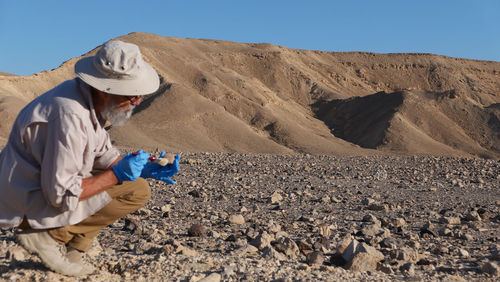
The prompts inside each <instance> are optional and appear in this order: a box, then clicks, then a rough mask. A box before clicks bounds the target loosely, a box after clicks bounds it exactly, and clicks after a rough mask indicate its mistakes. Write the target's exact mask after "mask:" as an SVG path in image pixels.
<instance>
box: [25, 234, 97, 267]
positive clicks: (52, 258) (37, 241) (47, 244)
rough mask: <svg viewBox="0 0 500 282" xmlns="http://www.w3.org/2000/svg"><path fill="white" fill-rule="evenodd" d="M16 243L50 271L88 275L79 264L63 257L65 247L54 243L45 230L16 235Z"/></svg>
mask: <svg viewBox="0 0 500 282" xmlns="http://www.w3.org/2000/svg"><path fill="white" fill-rule="evenodd" d="M16 236H17V241H18V242H19V244H20V245H21V246H23V247H24V248H25V249H26V250H27V251H28V252H30V253H32V254H36V255H38V256H39V257H40V259H41V260H42V262H43V264H45V266H47V267H48V268H50V269H51V270H53V271H55V272H57V273H60V274H63V275H68V276H80V275H88V274H91V273H92V272H93V271H92V272H89V271H90V270H89V269H86V268H85V267H84V266H83V265H81V264H79V263H73V262H70V261H69V260H68V258H67V257H66V256H65V250H64V249H65V247H64V245H62V244H59V243H58V242H56V241H55V240H54V239H53V238H52V237H51V236H50V234H49V233H48V232H47V231H46V230H34V229H30V230H25V231H21V232H19V233H17V234H16Z"/></svg>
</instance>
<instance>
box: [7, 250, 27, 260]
mask: <svg viewBox="0 0 500 282" xmlns="http://www.w3.org/2000/svg"><path fill="white" fill-rule="evenodd" d="M27 255H28V253H27V252H26V250H25V249H24V248H22V247H17V246H16V247H11V248H9V249H8V250H7V254H6V256H7V258H8V259H9V260H13V261H24V260H25V259H26V256H27Z"/></svg>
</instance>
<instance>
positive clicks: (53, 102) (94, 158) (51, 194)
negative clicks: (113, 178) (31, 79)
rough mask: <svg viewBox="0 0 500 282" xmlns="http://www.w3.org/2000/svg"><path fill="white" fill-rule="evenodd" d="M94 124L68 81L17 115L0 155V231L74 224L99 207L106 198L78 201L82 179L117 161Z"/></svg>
mask: <svg viewBox="0 0 500 282" xmlns="http://www.w3.org/2000/svg"><path fill="white" fill-rule="evenodd" d="M119 155H120V153H119V151H118V150H117V149H116V148H114V147H113V146H112V145H111V141H110V139H109V135H108V133H107V132H106V131H105V130H104V128H103V126H102V125H101V124H100V123H99V121H98V119H97V116H96V113H95V110H94V107H93V104H92V96H91V93H90V88H89V86H88V85H86V84H85V83H84V82H82V81H81V80H79V79H73V80H68V81H65V82H63V83H62V84H60V85H59V86H57V87H56V88H54V89H52V90H50V91H48V92H46V93H45V94H43V95H41V96H39V97H38V98H36V99H35V100H33V101H32V102H31V103H29V104H28V105H27V106H26V107H25V108H24V109H22V110H21V112H20V113H19V115H18V117H17V119H16V121H15V122H14V125H13V127H12V132H11V133H10V136H9V140H8V142H7V145H6V146H5V148H4V149H3V150H2V152H1V153H0V227H15V226H18V225H19V224H20V223H21V222H22V220H23V217H24V216H26V217H27V219H28V222H29V224H30V226H31V227H32V228H35V229H45V228H53V227H59V226H66V225H72V224H76V223H78V222H80V221H82V220H83V219H85V218H87V217H88V216H90V215H92V214H94V213H95V212H97V211H98V210H99V209H101V208H102V207H104V206H105V205H106V204H107V203H108V202H109V201H110V200H111V198H110V197H109V195H108V194H107V193H106V192H102V193H100V194H97V195H95V196H93V197H91V198H89V199H87V200H85V201H81V202H80V201H79V200H78V198H79V196H80V194H81V193H82V189H81V184H82V179H84V178H87V177H90V176H92V175H91V171H92V170H93V169H107V168H108V167H109V166H110V165H111V164H112V163H113V162H114V161H115V160H116V159H117V158H118V157H119Z"/></svg>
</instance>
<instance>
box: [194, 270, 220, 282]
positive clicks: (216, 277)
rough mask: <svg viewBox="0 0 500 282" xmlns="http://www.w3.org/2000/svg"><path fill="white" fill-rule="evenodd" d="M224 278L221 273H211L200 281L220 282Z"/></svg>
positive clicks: (199, 281)
mask: <svg viewBox="0 0 500 282" xmlns="http://www.w3.org/2000/svg"><path fill="white" fill-rule="evenodd" d="M221 279H222V276H221V275H220V274H219V273H215V272H214V273H211V274H209V275H207V276H206V277H204V278H202V279H200V280H198V282H219V281H220V280H221Z"/></svg>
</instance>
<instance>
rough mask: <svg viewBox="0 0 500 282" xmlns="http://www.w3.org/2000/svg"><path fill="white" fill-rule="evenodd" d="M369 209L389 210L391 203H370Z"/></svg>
mask: <svg viewBox="0 0 500 282" xmlns="http://www.w3.org/2000/svg"><path fill="white" fill-rule="evenodd" d="M368 209H369V210H372V211H388V210H389V205H387V204H378V203H374V204H370V205H368Z"/></svg>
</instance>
